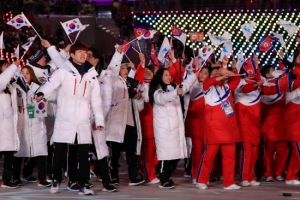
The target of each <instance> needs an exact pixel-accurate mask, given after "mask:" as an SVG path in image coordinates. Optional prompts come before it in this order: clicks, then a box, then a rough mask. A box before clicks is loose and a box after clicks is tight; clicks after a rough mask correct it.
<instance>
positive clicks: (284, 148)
mask: <svg viewBox="0 0 300 200" xmlns="http://www.w3.org/2000/svg"><path fill="white" fill-rule="evenodd" d="M275 152H276V155H275V159H274V153H275ZM264 154H265V156H264V161H265V167H266V172H265V175H266V177H270V176H272V177H273V176H282V174H283V172H284V171H285V169H286V160H287V157H288V154H289V144H288V142H284V141H278V142H276V141H266V142H265V153H264Z"/></svg>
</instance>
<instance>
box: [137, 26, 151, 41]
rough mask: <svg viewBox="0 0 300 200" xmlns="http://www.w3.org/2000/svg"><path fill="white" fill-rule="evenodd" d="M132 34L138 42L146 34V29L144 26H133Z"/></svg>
mask: <svg viewBox="0 0 300 200" xmlns="http://www.w3.org/2000/svg"><path fill="white" fill-rule="evenodd" d="M133 32H134V35H135V37H136V38H137V39H138V40H140V39H142V37H143V36H144V35H145V34H146V33H148V29H147V28H146V27H144V26H134V27H133Z"/></svg>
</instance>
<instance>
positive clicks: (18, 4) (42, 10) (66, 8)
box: [0, 0, 98, 15]
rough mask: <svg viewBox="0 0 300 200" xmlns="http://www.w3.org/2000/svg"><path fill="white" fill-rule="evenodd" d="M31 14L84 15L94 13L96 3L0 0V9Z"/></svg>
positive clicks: (96, 6) (65, 0)
mask: <svg viewBox="0 0 300 200" xmlns="http://www.w3.org/2000/svg"><path fill="white" fill-rule="evenodd" d="M11 10H13V11H14V12H24V13H33V14H63V15H81V14H82V15H85V14H96V13H97V12H98V5H97V3H96V2H94V1H92V2H91V3H89V1H88V0H80V1H78V0H56V1H54V0H1V1H0V11H4V12H7V11H11Z"/></svg>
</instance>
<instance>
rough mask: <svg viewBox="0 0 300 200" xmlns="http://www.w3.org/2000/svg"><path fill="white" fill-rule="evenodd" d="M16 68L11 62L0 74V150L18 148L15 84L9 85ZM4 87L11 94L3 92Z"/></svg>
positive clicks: (16, 149)
mask: <svg viewBox="0 0 300 200" xmlns="http://www.w3.org/2000/svg"><path fill="white" fill-rule="evenodd" d="M17 69H18V68H17V66H16V65H14V64H12V65H10V66H9V67H8V68H7V69H6V70H5V71H4V72H2V73H1V74H0V152H1V151H18V150H19V145H20V142H19V137H18V133H17V121H18V105H17V91H16V87H15V84H13V85H9V82H10V80H11V78H12V77H13V76H14V73H15V72H16V70H17ZM6 87H8V88H9V91H10V92H11V95H10V94H5V93H4V91H3V90H5V88H6Z"/></svg>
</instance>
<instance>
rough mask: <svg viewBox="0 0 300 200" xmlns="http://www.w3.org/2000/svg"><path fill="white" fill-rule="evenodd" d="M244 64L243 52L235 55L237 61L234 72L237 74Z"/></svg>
mask: <svg viewBox="0 0 300 200" xmlns="http://www.w3.org/2000/svg"><path fill="white" fill-rule="evenodd" d="M244 63H245V58H244V55H243V51H240V52H239V54H238V55H237V61H236V70H237V71H238V72H239V71H240V70H241V68H242V66H243V64H244Z"/></svg>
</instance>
